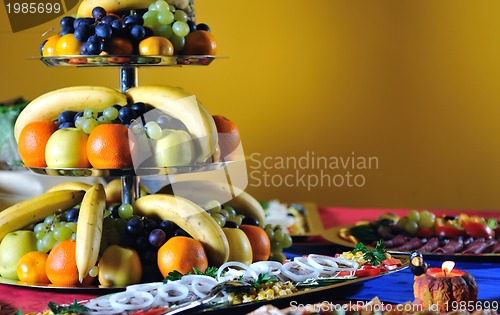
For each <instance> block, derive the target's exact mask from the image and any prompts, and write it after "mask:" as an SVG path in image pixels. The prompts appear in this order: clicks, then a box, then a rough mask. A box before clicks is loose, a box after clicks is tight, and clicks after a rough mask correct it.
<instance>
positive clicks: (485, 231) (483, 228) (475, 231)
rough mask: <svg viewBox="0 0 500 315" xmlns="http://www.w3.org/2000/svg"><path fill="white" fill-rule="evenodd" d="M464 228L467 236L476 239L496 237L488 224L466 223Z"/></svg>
mask: <svg viewBox="0 0 500 315" xmlns="http://www.w3.org/2000/svg"><path fill="white" fill-rule="evenodd" d="M463 227H464V230H465V233H467V235H469V236H472V237H474V238H492V237H495V231H493V230H492V229H491V228H490V227H489V226H488V225H487V224H484V223H479V222H464V223H463Z"/></svg>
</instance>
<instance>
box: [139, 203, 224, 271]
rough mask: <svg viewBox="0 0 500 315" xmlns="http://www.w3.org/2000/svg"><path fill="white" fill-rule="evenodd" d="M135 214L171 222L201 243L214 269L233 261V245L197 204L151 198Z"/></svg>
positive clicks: (140, 205)
mask: <svg viewBox="0 0 500 315" xmlns="http://www.w3.org/2000/svg"><path fill="white" fill-rule="evenodd" d="M134 212H135V213H136V214H139V215H142V216H156V217H159V218H160V219H162V220H170V221H172V222H174V223H176V224H177V225H178V226H179V227H180V228H182V229H184V230H185V231H186V232H187V233H189V234H190V235H191V236H192V237H193V238H194V239H196V240H198V241H200V242H201V243H202V244H203V247H204V248H205V251H206V252H207V257H208V262H209V264H210V265H211V266H220V265H221V264H223V263H225V262H226V261H227V259H228V257H229V243H228V241H227V238H226V235H225V234H224V232H223V231H222V229H221V227H220V226H219V225H218V224H217V223H216V222H215V220H214V219H212V217H210V215H209V214H208V213H207V212H206V211H205V210H203V209H202V208H201V207H199V206H198V205H196V204H194V203H193V202H191V201H189V200H187V199H185V198H182V197H178V196H172V195H167V194H155V195H148V196H144V197H141V198H139V199H137V200H136V201H135V203H134Z"/></svg>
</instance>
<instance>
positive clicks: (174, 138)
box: [154, 129, 195, 167]
mask: <svg viewBox="0 0 500 315" xmlns="http://www.w3.org/2000/svg"><path fill="white" fill-rule="evenodd" d="M194 156H195V154H194V145H193V140H192V139H191V136H190V135H189V134H188V133H187V132H185V131H184V130H173V129H165V130H163V133H162V137H161V138H160V139H158V140H157V141H156V146H155V149H154V157H155V164H156V166H158V167H172V166H186V165H191V163H193V161H194Z"/></svg>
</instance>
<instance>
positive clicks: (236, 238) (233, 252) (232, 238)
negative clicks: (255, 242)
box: [222, 228, 253, 265]
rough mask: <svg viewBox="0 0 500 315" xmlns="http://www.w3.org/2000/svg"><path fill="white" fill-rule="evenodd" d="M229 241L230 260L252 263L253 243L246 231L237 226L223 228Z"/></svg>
mask: <svg viewBox="0 0 500 315" xmlns="http://www.w3.org/2000/svg"><path fill="white" fill-rule="evenodd" d="M222 231H224V234H226V237H227V242H228V243H229V258H228V259H227V260H228V261H239V262H242V263H244V264H245V265H250V264H251V263H252V261H253V255H252V245H251V244H250V240H249V239H248V237H247V235H246V234H245V232H243V231H242V230H240V229H236V228H223V229H222Z"/></svg>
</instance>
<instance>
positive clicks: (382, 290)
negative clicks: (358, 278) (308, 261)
mask: <svg viewBox="0 0 500 315" xmlns="http://www.w3.org/2000/svg"><path fill="white" fill-rule="evenodd" d="M344 250H349V249H345V248H342V247H336V246H334V245H323V246H315V245H306V244H304V245H302V246H294V249H293V252H290V251H288V252H286V253H285V254H286V256H287V258H293V257H296V256H300V255H302V254H306V253H307V254H324V255H333V254H334V253H339V252H342V251H344ZM445 258H446V259H447V260H454V261H455V263H456V265H455V269H459V270H464V271H468V272H470V273H471V274H472V275H473V276H474V277H475V278H476V282H477V285H478V289H479V292H478V300H480V301H485V302H486V301H488V303H490V304H491V303H496V304H495V305H500V259H497V260H495V259H492V258H491V257H490V258H488V259H480V258H477V259H476V258H474V259H473V261H471V258H470V257H464V258H455V259H451V258H452V257H445ZM460 259H462V261H461V260H460ZM444 260H445V259H443V258H442V257H438V258H436V257H435V256H432V257H426V258H425V261H426V262H427V263H428V264H429V265H430V266H431V267H437V268H439V267H441V264H442V262H443V261H444ZM464 260H466V261H464ZM413 281H414V275H413V274H412V273H411V272H410V269H409V268H407V269H404V270H401V271H398V272H395V273H391V274H388V275H385V276H382V277H377V278H374V279H371V280H367V281H364V282H362V284H361V285H354V284H353V285H352V286H353V287H352V288H351V287H350V286H345V287H341V288H338V290H336V291H335V297H334V298H335V299H346V300H352V301H369V300H371V299H373V298H374V297H375V296H378V297H379V299H380V300H381V301H383V302H386V303H404V302H411V301H413V300H414V297H413ZM485 304H486V303H485Z"/></svg>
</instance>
